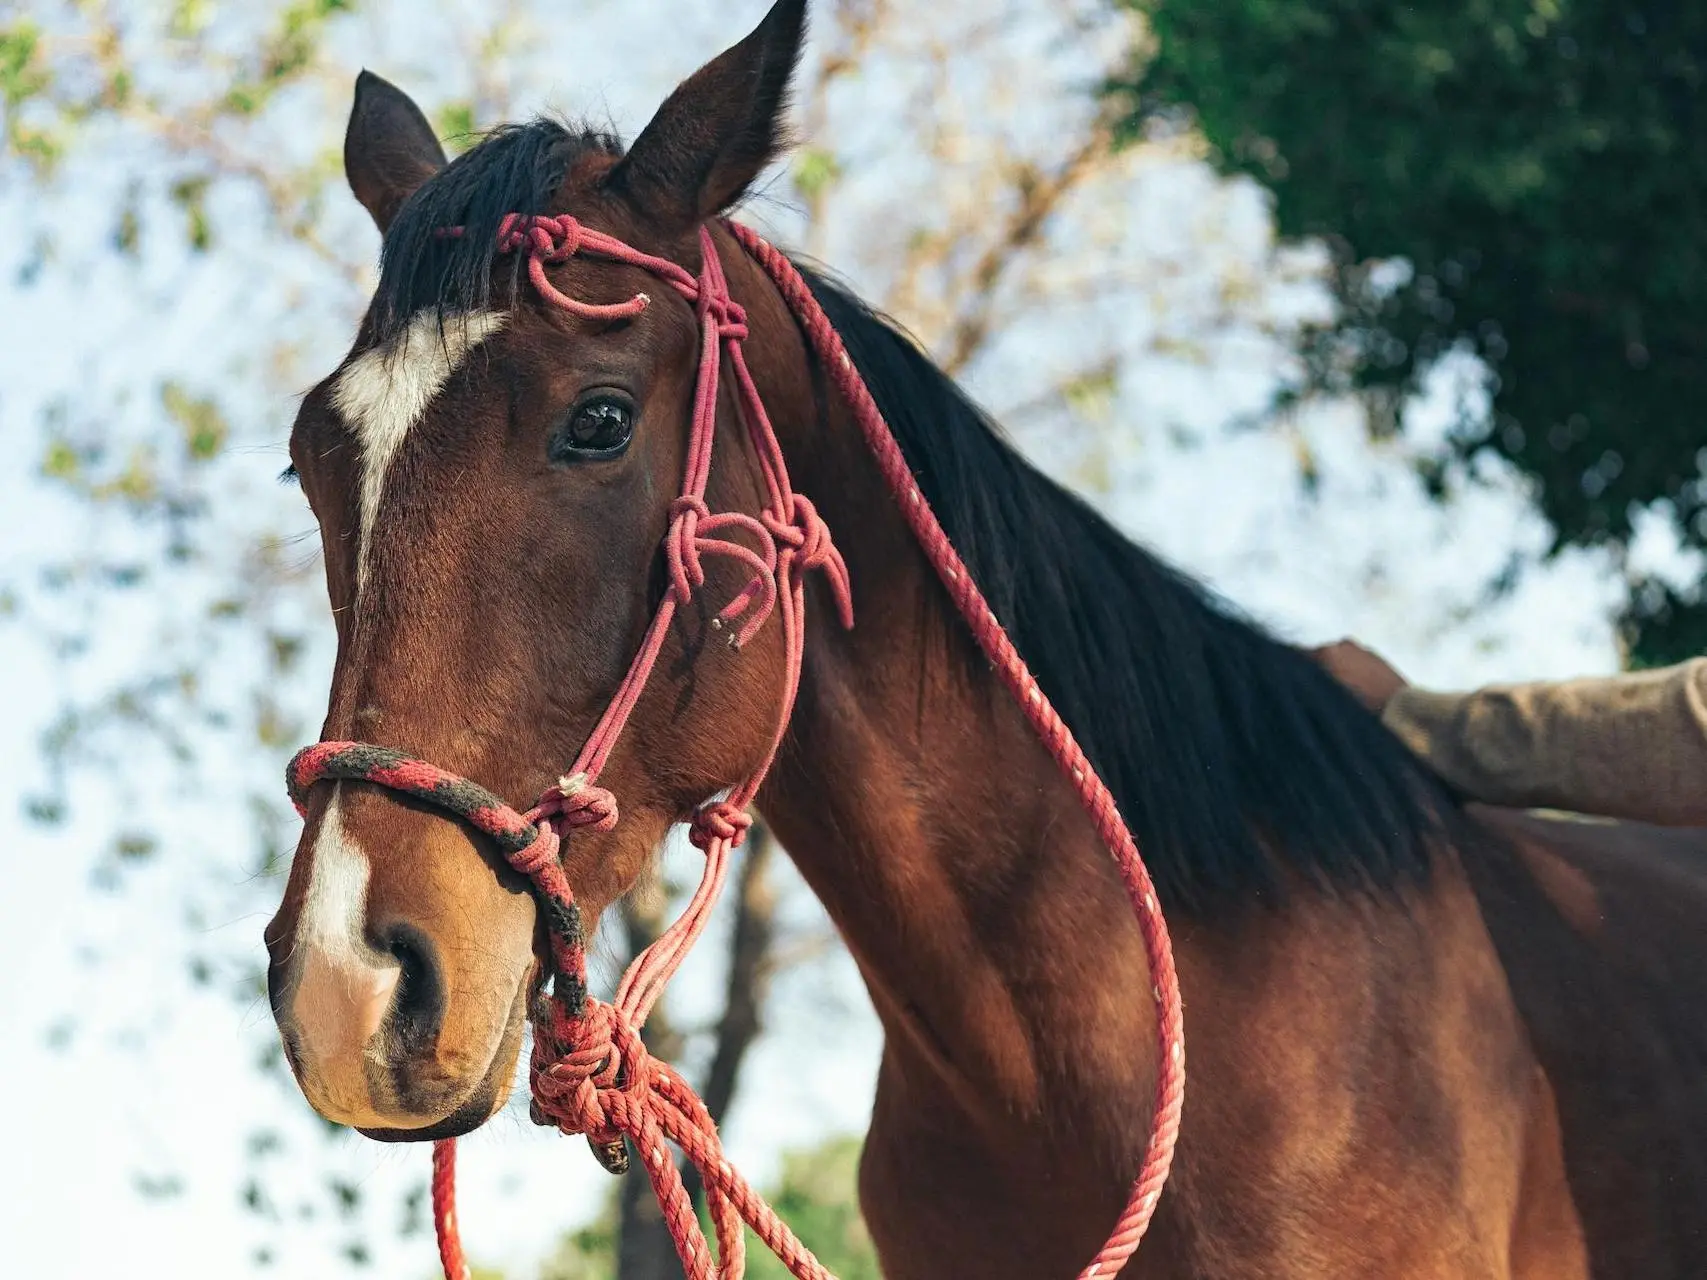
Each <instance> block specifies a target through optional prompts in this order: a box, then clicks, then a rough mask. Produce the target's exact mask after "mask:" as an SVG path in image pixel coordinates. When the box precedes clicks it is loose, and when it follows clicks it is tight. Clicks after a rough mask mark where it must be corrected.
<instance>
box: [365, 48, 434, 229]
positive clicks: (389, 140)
mask: <svg viewBox="0 0 1707 1280" xmlns="http://www.w3.org/2000/svg"><path fill="white" fill-rule="evenodd" d="M444 166H445V151H444V148H443V147H441V146H440V145H439V140H438V138H437V137H436V136H435V135H434V133H433V126H432V125H430V124H428V123H427V117H426V116H424V115H422V114H421V108H419V107H417V106H416V105H415V101H414V99H413V98H411V97H410V96H409V95H408V94H406V93H404V92H403V90H401V89H399V88H398V87H397V86H396V85H394V84H391V83H390V82H389V81H385V80H381V79H380V78H379V77H378V76H376V75H374V74H373V72H371V71H364V72H362V73H361V75H359V76H357V77H356V100H355V104H354V105H353V106H352V107H351V108H350V125H349V128H348V129H346V130H345V131H344V177H345V178H347V179H348V180H349V183H350V190H351V191H353V192H355V195H356V199H357V200H360V201H361V202H362V207H363V208H365V209H366V210H367V211H368V212H369V213H370V214H372V215H373V220H374V223H375V225H377V226H378V227H379V233H380V234H381V235H384V234H385V229H386V228H387V227H389V226H390V225H391V220H392V219H393V218H395V217H396V216H397V211H398V210H399V209H401V208H402V207H403V202H404V201H405V200H407V199H408V198H409V197H410V196H412V195H414V194H415V192H416V190H417V189H418V188H419V187H420V185H421V184H422V183H423V182H425V181H426V180H427V179H428V178H430V177H432V176H433V175H434V174H435V173H437V172H438V171H439V170H440V169H442V168H444Z"/></svg>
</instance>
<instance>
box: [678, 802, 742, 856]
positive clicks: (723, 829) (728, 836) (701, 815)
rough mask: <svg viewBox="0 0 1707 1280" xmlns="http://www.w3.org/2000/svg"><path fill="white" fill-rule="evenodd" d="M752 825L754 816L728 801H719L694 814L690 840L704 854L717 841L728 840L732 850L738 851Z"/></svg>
mask: <svg viewBox="0 0 1707 1280" xmlns="http://www.w3.org/2000/svg"><path fill="white" fill-rule="evenodd" d="M752 825H753V815H752V814H750V813H748V812H747V811H746V810H745V809H743V808H741V807H739V806H738V805H734V804H731V803H730V802H729V801H727V800H719V801H717V802H716V803H714V804H708V805H706V806H705V807H703V808H702V809H700V810H699V812H697V813H696V814H694V816H693V824H692V826H691V827H689V829H688V839H689V840H690V841H691V842H692V843H693V845H694V847H695V848H696V849H698V850H699V851H700V852H702V853H705V852H709V851H710V849H711V845H712V842H713V841H716V840H727V841H728V842H729V847H730V848H731V849H738V848H740V847H741V842H742V841H743V840H745V839H746V838H747V831H748V830H749V829H750V828H751V827H752Z"/></svg>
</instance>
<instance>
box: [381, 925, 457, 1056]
mask: <svg viewBox="0 0 1707 1280" xmlns="http://www.w3.org/2000/svg"><path fill="white" fill-rule="evenodd" d="M381 942H382V943H383V945H384V948H385V951H386V953H387V954H389V955H390V956H391V957H392V958H393V959H394V960H396V962H397V976H396V980H395V982H394V983H393V984H392V991H391V1007H390V1011H389V1013H388V1015H387V1018H386V1020H385V1021H384V1022H382V1024H381V1025H382V1026H383V1027H384V1029H385V1031H386V1033H387V1035H388V1036H389V1037H392V1038H394V1039H395V1041H396V1044H395V1045H394V1050H401V1051H403V1052H405V1053H416V1054H419V1053H428V1052H431V1050H432V1047H433V1045H434V1042H435V1041H437V1039H438V1035H439V1029H440V1028H441V1027H442V1026H443V1025H444V1017H445V981H444V969H443V967H442V966H441V965H440V964H439V954H438V949H437V948H436V947H435V946H434V945H433V941H432V939H431V938H429V937H427V935H426V934H424V933H422V932H421V931H420V930H419V929H417V928H415V927H414V926H413V925H409V924H404V923H401V922H396V923H393V924H390V925H388V926H387V927H386V928H385V929H384V930H383V931H382V933H381Z"/></svg>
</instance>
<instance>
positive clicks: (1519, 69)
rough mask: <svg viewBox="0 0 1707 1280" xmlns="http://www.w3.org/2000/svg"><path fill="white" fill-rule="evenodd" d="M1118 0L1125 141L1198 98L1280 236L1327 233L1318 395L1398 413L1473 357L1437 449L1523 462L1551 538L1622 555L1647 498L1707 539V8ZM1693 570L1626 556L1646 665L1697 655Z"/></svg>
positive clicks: (1701, 628)
mask: <svg viewBox="0 0 1707 1280" xmlns="http://www.w3.org/2000/svg"><path fill="white" fill-rule="evenodd" d="M1127 3H1129V4H1132V5H1133V6H1134V7H1136V8H1139V9H1141V10H1142V11H1143V12H1144V13H1145V14H1146V15H1147V16H1148V18H1149V21H1150V24H1151V29H1152V32H1153V40H1152V41H1151V42H1150V44H1149V46H1148V49H1147V50H1146V53H1145V55H1144V56H1142V57H1140V58H1139V59H1137V60H1136V61H1135V62H1134V64H1133V67H1132V69H1131V70H1130V71H1128V72H1127V73H1126V74H1125V75H1124V76H1122V77H1119V78H1118V79H1117V80H1116V81H1115V88H1116V90H1117V93H1118V96H1119V98H1120V99H1121V100H1123V101H1125V102H1126V103H1127V104H1128V108H1129V109H1128V113H1127V117H1126V120H1125V134H1126V136H1127V137H1129V138H1130V137H1136V136H1138V135H1139V134H1141V133H1142V132H1143V131H1144V130H1145V129H1146V128H1147V127H1149V126H1151V125H1153V124H1155V123H1156V122H1157V121H1158V120H1162V121H1166V120H1167V118H1169V117H1177V116H1178V115H1179V114H1180V113H1182V112H1189V115H1190V118H1191V119H1193V120H1194V121H1195V122H1196V124H1197V126H1198V127H1199V128H1201V130H1202V132H1203V135H1204V136H1205V137H1206V138H1207V140H1208V142H1209V143H1210V144H1211V145H1212V147H1213V148H1214V152H1215V157H1216V161H1217V163H1218V164H1219V165H1220V166H1221V167H1222V168H1223V169H1225V170H1226V171H1228V172H1232V173H1241V174H1248V175H1251V176H1253V177H1255V178H1256V179H1258V180H1260V181H1261V182H1263V183H1264V184H1266V185H1267V187H1268V188H1269V190H1270V191H1272V192H1273V195H1274V212H1275V221H1276V224H1277V226H1278V229H1279V230H1280V232H1281V233H1282V234H1283V235H1286V236H1294V237H1300V236H1311V237H1323V238H1325V239H1326V240H1327V241H1328V242H1329V243H1330V244H1331V245H1332V246H1333V247H1334V255H1335V262H1334V273H1333V280H1334V285H1335V290H1336V293H1337V294H1338V297H1339V299H1340V302H1341V304H1342V308H1343V309H1342V310H1341V312H1340V314H1339V315H1338V316H1337V317H1336V320H1335V322H1334V323H1333V324H1332V325H1331V326H1329V327H1328V328H1327V329H1326V331H1325V332H1323V333H1322V334H1320V335H1319V338H1320V340H1319V341H1318V342H1316V343H1315V344H1314V347H1313V349H1312V351H1311V355H1312V361H1311V367H1310V369H1309V375H1310V376H1309V379H1308V389H1320V388H1324V387H1325V388H1329V389H1333V390H1338V389H1340V388H1343V387H1345V386H1347V385H1351V386H1355V387H1357V388H1359V389H1360V390H1362V391H1364V392H1365V393H1369V394H1370V395H1371V398H1372V399H1373V400H1374V402H1375V403H1377V404H1378V405H1381V406H1384V407H1385V410H1386V416H1387V418H1388V420H1389V421H1390V419H1391V417H1392V414H1393V412H1394V411H1395V406H1397V405H1398V404H1399V403H1400V402H1401V401H1402V400H1403V399H1404V398H1405V397H1407V396H1408V395H1410V394H1411V393H1413V392H1415V391H1416V390H1417V389H1418V387H1419V386H1420V385H1421V383H1422V381H1423V380H1424V379H1425V378H1426V377H1427V375H1428V373H1429V371H1430V369H1431V368H1433V367H1434V366H1436V364H1437V363H1438V362H1439V361H1440V360H1441V359H1442V358H1443V357H1444V356H1445V355H1447V353H1449V352H1453V351H1466V350H1467V351H1471V352H1474V353H1475V354H1476V355H1478V356H1480V357H1481V358H1482V359H1483V360H1485V361H1486V362H1487V364H1488V366H1489V367H1490V368H1491V369H1492V371H1493V383H1492V387H1493V405H1492V414H1491V416H1475V417H1471V418H1468V419H1467V420H1465V421H1462V422H1461V423H1460V424H1459V425H1458V428H1457V430H1456V431H1455V432H1454V434H1453V438H1452V441H1451V444H1452V447H1453V448H1454V449H1455V450H1456V451H1457V453H1459V454H1460V455H1468V454H1472V453H1474V452H1476V451H1478V450H1491V451H1493V452H1495V453H1497V454H1499V455H1501V456H1503V457H1505V458H1507V459H1509V460H1511V461H1512V462H1513V463H1515V464H1516V465H1517V466H1518V467H1519V468H1521V469H1522V470H1523V471H1524V472H1525V473H1527V474H1528V475H1529V476H1531V477H1533V479H1534V481H1535V482H1536V483H1537V485H1538V490H1537V491H1538V494H1539V500H1540V504H1541V509H1542V510H1543V511H1544V512H1545V514H1546V516H1547V518H1548V520H1549V521H1551V523H1552V525H1553V527H1554V529H1555V530H1556V532H1557V537H1558V541H1559V543H1560V544H1561V545H1589V546H1594V545H1608V546H1611V547H1613V548H1614V549H1616V550H1618V551H1619V552H1620V553H1622V552H1623V551H1624V550H1625V549H1627V548H1628V547H1629V546H1630V545H1631V543H1632V540H1633V538H1634V537H1635V536H1636V535H1637V534H1638V532H1639V531H1640V524H1641V520H1642V517H1643V513H1644V512H1652V511H1653V510H1655V508H1656V504H1658V510H1659V511H1660V512H1661V513H1664V514H1666V515H1668V516H1672V517H1674V519H1675V526H1676V530H1677V533H1678V535H1679V536H1680V537H1681V538H1682V540H1683V542H1684V544H1685V545H1686V546H1687V547H1689V548H1691V549H1693V550H1695V551H1696V552H1699V551H1700V550H1701V549H1703V548H1707V478H1704V466H1703V464H1704V462H1707V453H1704V452H1703V447H1704V446H1707V430H1704V429H1703V427H1702V425H1701V421H1700V406H1701V405H1702V404H1703V403H1707V326H1704V325H1703V323H1702V320H1701V313H1702V310H1703V305H1704V303H1707V200H1704V199H1703V198H1702V193H1703V192H1707V9H1701V8H1698V7H1696V6H1693V5H1679V4H1654V3H1644V2H1642V0H1543V2H1541V3H1536V2H1535V0H1477V3H1473V4H1467V5H1417V4H1409V3H1400V2H1399V0H1127ZM1389 259H1403V260H1404V262H1405V263H1406V264H1408V266H1407V267H1405V268H1403V269H1402V270H1400V271H1398V272H1395V271H1394V270H1393V269H1392V267H1391V266H1390V265H1384V263H1385V260H1389ZM1692 566H1693V571H1694V572H1693V574H1691V575H1685V578H1684V580H1682V581H1670V582H1668V581H1667V580H1666V579H1665V578H1664V577H1663V576H1652V575H1651V574H1650V572H1649V566H1648V565H1646V564H1644V563H1642V562H1641V560H1640V558H1638V559H1637V560H1635V561H1632V562H1631V563H1629V564H1628V566H1627V571H1628V573H1629V574H1630V576H1631V578H1632V580H1633V585H1634V586H1635V588H1636V591H1635V594H1634V596H1633V598H1632V601H1631V605H1630V607H1629V609H1628V611H1627V613H1626V621H1627V627H1628V634H1629V639H1630V642H1631V645H1632V656H1633V657H1634V659H1635V660H1636V661H1638V662H1643V663H1658V662H1667V661H1672V660H1676V659H1679V658H1681V657H1684V656H1688V655H1692V654H1696V653H1700V652H1702V651H1704V650H1707V600H1704V599H1703V598H1702V595H1701V589H1700V588H1701V578H1700V574H1701V573H1702V570H1703V567H1704V566H1707V561H1703V560H1702V559H1701V558H1700V556H1699V555H1697V556H1695V557H1694V559H1693V561H1692ZM1690 577H1693V578H1694V580H1693V581H1690V580H1688V579H1689V578H1690Z"/></svg>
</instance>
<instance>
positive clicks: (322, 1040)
mask: <svg viewBox="0 0 1707 1280" xmlns="http://www.w3.org/2000/svg"><path fill="white" fill-rule="evenodd" d="M533 928H534V911H533V901H532V899H531V898H529V897H528V896H527V894H526V893H524V892H520V891H517V890H514V889H510V888H506V887H505V886H503V885H502V884H501V883H500V881H499V879H498V877H497V876H495V875H493V874H492V872H491V871H490V870H489V869H488V868H487V867H486V866H485V865H484V864H483V863H482V861H481V858H480V852H479V850H478V849H475V848H471V847H470V845H469V838H468V835H467V833H466V832H464V831H463V830H462V829H461V828H460V827H458V826H456V825H455V824H453V823H449V822H445V821H443V820H440V819H438V818H436V817H433V816H430V815H424V814H417V813H414V812H412V811H410V810H408V809H405V808H402V807H401V806H399V805H397V804H396V803H395V801H393V800H392V799H391V798H390V797H389V796H387V795H383V794H374V793H368V792H363V791H360V790H355V789H351V788H348V787H346V786H343V785H340V786H338V787H336V788H335V789H334V790H333V792H332V794H331V796H330V797H329V799H328V802H327V805H326V807H325V809H324V810H322V811H321V813H320V814H319V815H318V818H317V819H316V821H315V822H314V823H313V824H312V825H311V827H310V828H308V829H305V831H304V833H303V845H302V847H301V848H300V849H299V850H298V854H297V861H296V863H295V865H294V866H293V867H292V869H291V883H290V884H289V885H288V886H287V888H286V892H285V900H284V903H283V905H282V906H281V907H280V909H279V914H278V915H277V916H276V917H274V919H273V922H272V924H271V925H270V926H269V927H268V929H267V946H268V951H269V953H270V956H271V960H272V964H271V966H270V969H269V975H268V977H269V987H270V991H271V996H272V1003H273V1012H274V1015H275V1017H276V1019H277V1021H278V1025H279V1031H280V1033H281V1036H282V1039H283V1041H284V1046H285V1052H286V1054H287V1055H288V1057H289V1060H290V1065H291V1069H292V1071H293V1072H294V1074H295V1075H296V1078H297V1081H298V1082H299V1083H300V1084H301V1086H302V1091H303V1093H304V1094H305V1095H307V1098H308V1100H309V1102H310V1103H311V1104H313V1106H314V1109H315V1110H316V1111H318V1112H320V1114H321V1115H323V1116H325V1117H326V1118H327V1119H328V1120H332V1121H334V1122H336V1123H339V1124H345V1125H349V1126H351V1127H352V1128H357V1129H361V1130H363V1131H364V1132H368V1133H370V1134H374V1135H375V1136H380V1135H381V1134H382V1133H383V1134H405V1135H417V1134H418V1135H423V1136H442V1135H441V1134H440V1133H439V1132H438V1129H439V1128H442V1127H443V1126H445V1125H447V1124H450V1123H451V1121H452V1120H455V1121H456V1123H457V1124H458V1125H460V1126H461V1129H464V1130H465V1129H466V1128H469V1127H472V1125H474V1124H478V1123H480V1122H481V1121H483V1120H485V1119H486V1118H487V1116H488V1115H489V1114H490V1113H491V1111H492V1110H493V1109H495V1108H496V1106H498V1105H499V1104H501V1103H502V1101H503V1098H504V1096H505V1094H506V1093H507V1091H508V1083H509V1072H510V1068H511V1067H512V1066H513V1065H514V1063H515V1055H516V1053H517V1052H518V1050H519V1048H520V1044H521V1035H522V1014H523V1013H524V1012H525V1004H526V993H527V980H528V975H529V973H530V972H531V970H532V966H533Z"/></svg>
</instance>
